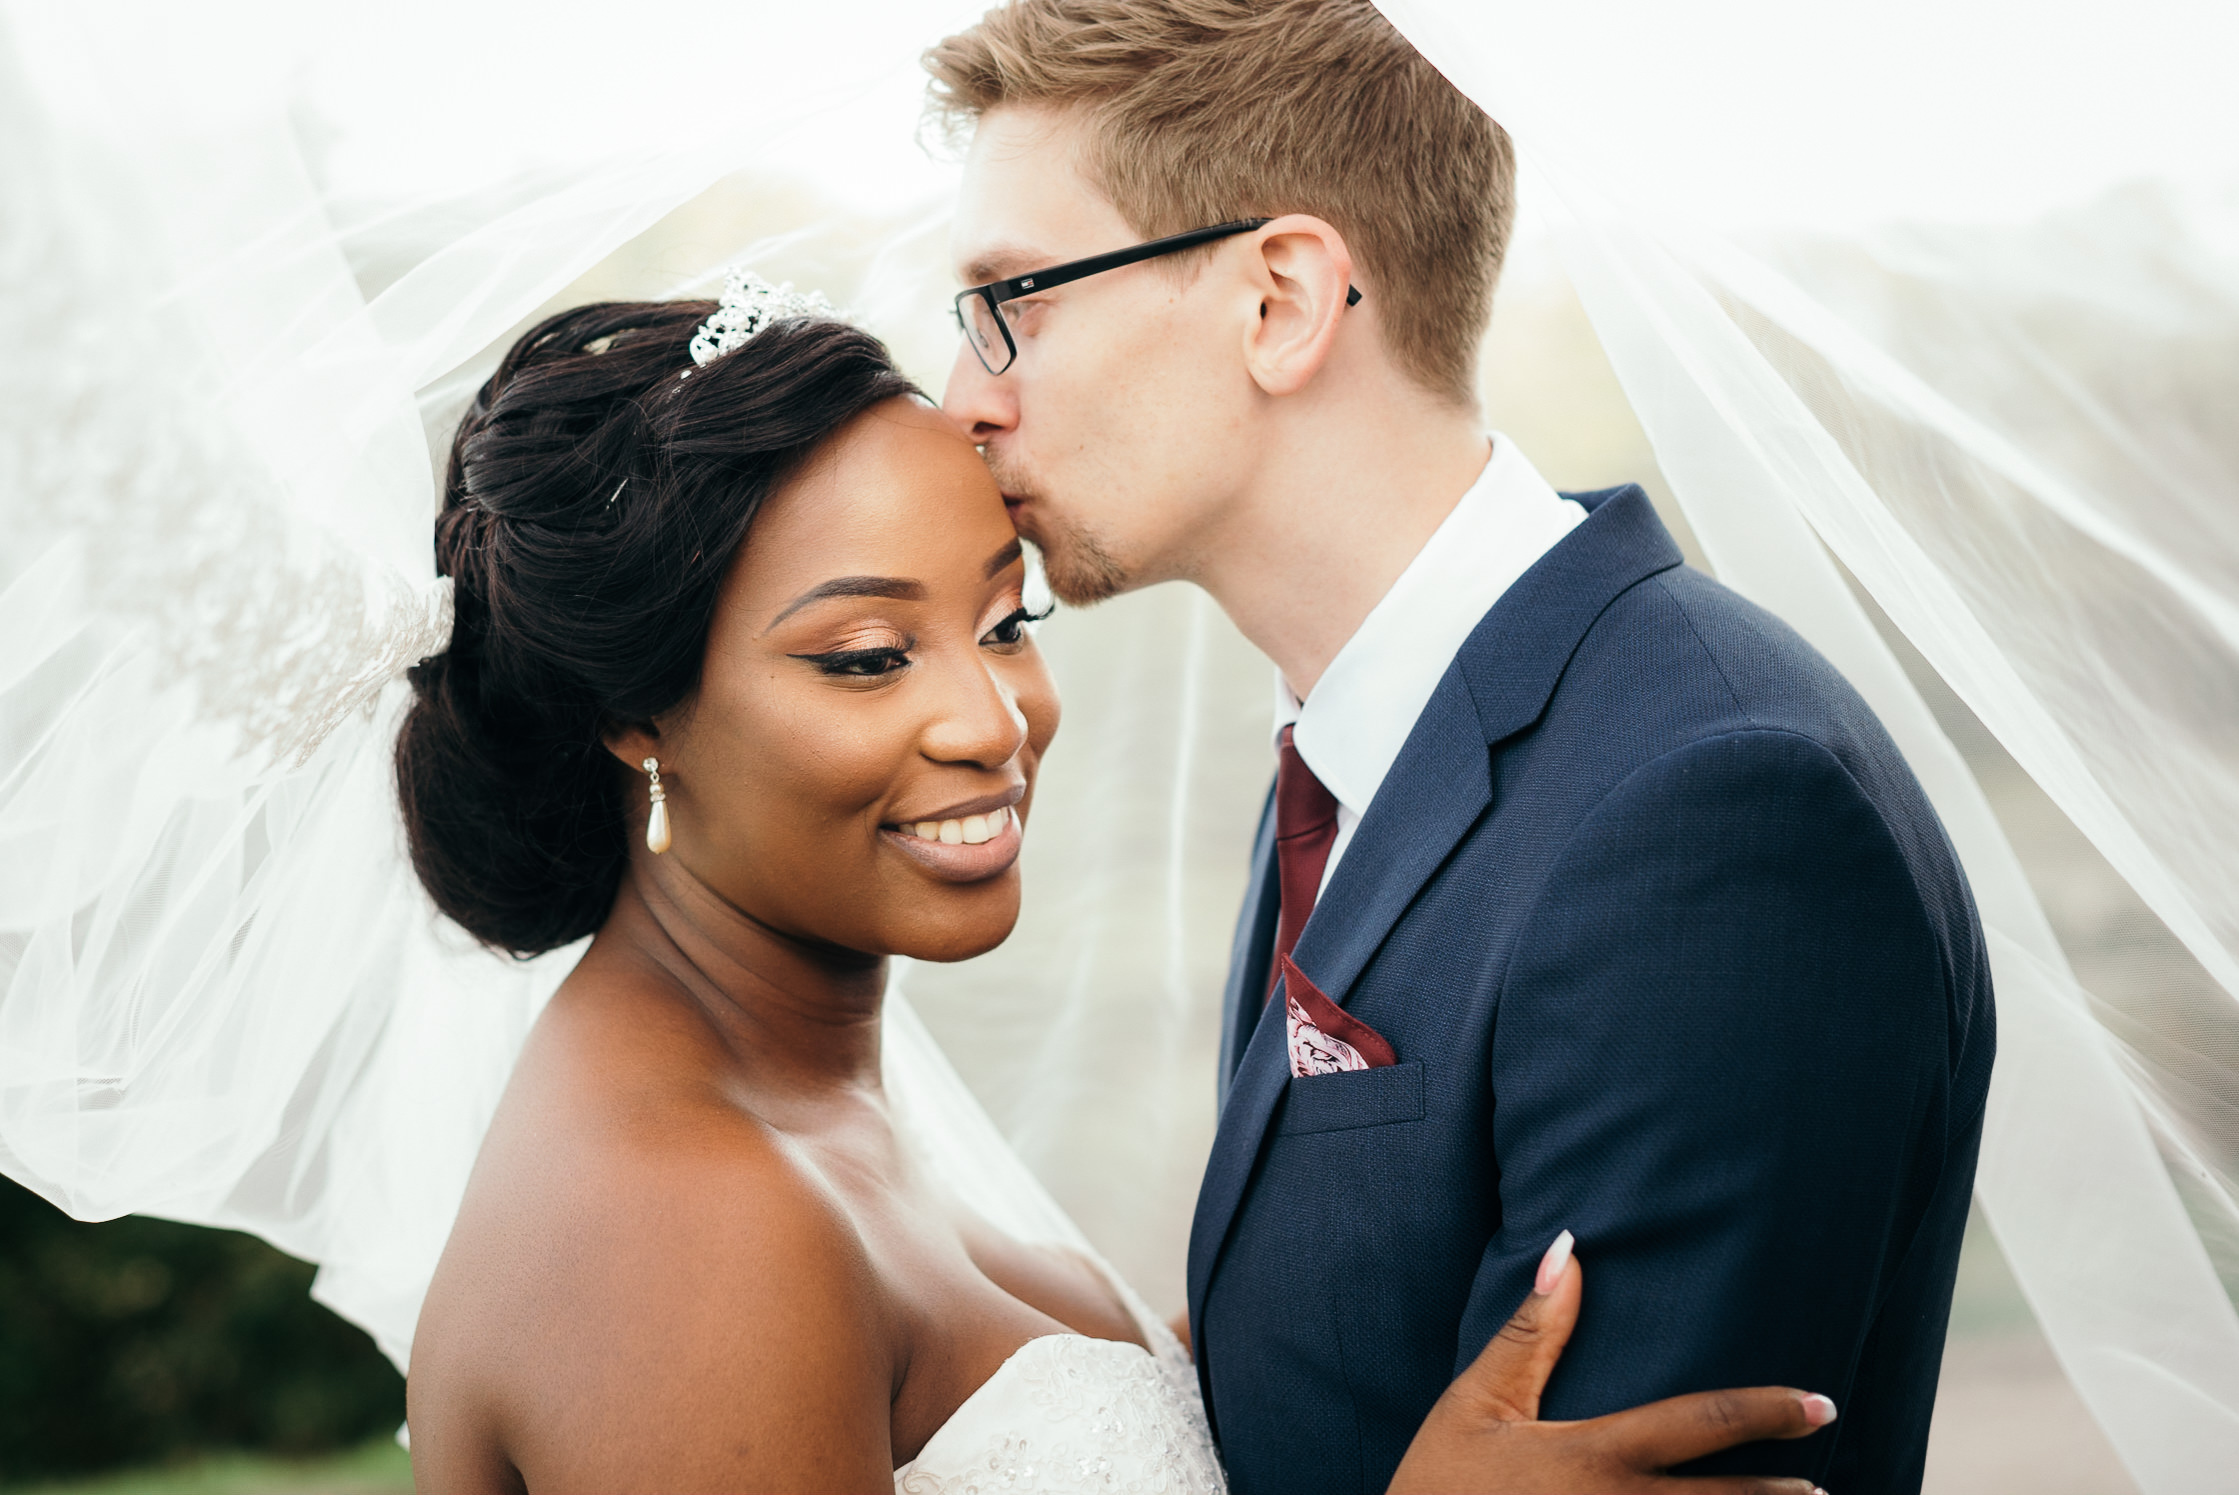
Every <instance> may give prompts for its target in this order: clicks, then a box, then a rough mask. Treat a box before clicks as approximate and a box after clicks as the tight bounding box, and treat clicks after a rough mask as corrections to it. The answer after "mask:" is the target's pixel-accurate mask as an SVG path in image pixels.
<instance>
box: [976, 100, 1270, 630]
mask: <svg viewBox="0 0 2239 1495" xmlns="http://www.w3.org/2000/svg"><path fill="white" fill-rule="evenodd" d="M1080 148H1081V136H1080V129H1079V125H1078V123H1077V122H1076V120H1075V119H1074V117H1073V116H1071V115H1069V114H1065V113H1061V112H1052V111H1047V110H1028V109H1017V108H1004V109H998V110H995V111H992V112H991V113H989V114H988V115H987V116H986V117H985V118H984V119H982V120H981V121H980V125H979V128H978V130H977V131H976V132H975V134H974V137H973V144H972V151H971V154H970V156H969V157H968V158H967V161H966V164H965V170H964V182H963V187H962V190H961V193H960V194H959V197H958V202H957V214H956V222H955V228H954V231H953V236H952V239H951V250H952V252H953V255H954V259H955V267H956V272H957V274H958V276H959V277H960V281H961V283H962V284H964V285H979V284H983V283H985V282H987V281H991V280H996V279H1003V278H1008V277H1011V276H1016V275H1021V274H1024V273H1026V272H1027V271H1030V270H1036V269H1041V268H1044V267H1047V266H1051V265H1056V264H1061V263H1064V262H1066V261H1068V260H1076V259H1081V258H1084V257H1086V256H1088V255H1092V254H1101V253H1103V252H1105V251H1107V250H1112V249H1120V248H1124V247H1126V246H1127V245H1130V244H1135V243H1139V242H1141V240H1142V239H1143V238H1144V235H1142V234H1141V233H1138V232H1136V231H1135V230H1134V229H1133V228H1132V227H1131V226H1130V225H1129V224H1128V223H1127V221H1126V220H1125V219H1123V218H1122V217H1121V216H1120V214H1119V212H1118V210H1117V209H1115V208H1114V207H1113V206H1112V204H1111V203H1110V202H1109V201H1107V200H1106V199H1105V197H1104V195H1103V194H1102V193H1101V192H1099V191H1098V190H1097V189H1096V188H1095V187H1094V186H1092V185H1091V184H1090V183H1089V181H1088V180H1087V178H1086V177H1085V176H1084V175H1083V174H1082V172H1081V170H1080V167H1079V159H1080ZM1189 226H1190V227H1196V226H1197V225H1194V224H1192V225H1189ZM1248 237H1249V236H1245V241H1238V242H1222V243H1220V244H1217V245H1215V246H1214V247H1213V248H1212V249H1210V250H1201V251H1197V252H1196V253H1195V254H1193V255H1190V256H1186V257H1184V259H1183V260H1165V261H1151V262H1148V263H1144V264H1137V265H1130V266H1127V267H1125V268H1122V269H1118V270H1111V271H1107V272H1105V273H1104V274H1101V275H1095V276H1090V277H1088V278H1086V279H1083V280H1078V281H1074V282H1072V283H1071V284H1069V285H1063V286H1059V287H1056V288H1055V289H1053V290H1050V291H1048V292H1045V293H1041V294H1037V295H1032V296H1027V297H1023V298H1021V299H1019V300H1016V301H1012V302H1009V303H1006V305H1005V308H1004V311H1005V313H1006V315H1007V316H1008V318H1009V325H1010V329H1011V336H1012V338H1013V340H1014V341H1015V342H1016V343H1017V345H1018V356H1017V358H1016V359H1015V361H1013V362H1012V364H1011V365H1010V367H1009V368H1008V369H1006V370H1005V371H1004V372H1003V373H1001V374H999V375H997V374H990V373H988V372H987V370H986V369H985V368H984V367H983V366H982V365H981V363H980V361H979V359H978V358H977V357H976V356H975V355H974V354H973V352H972V350H971V349H970V347H969V346H965V345H961V344H960V345H959V347H958V350H957V357H956V363H955V366H954V368H953V369H952V370H951V372H950V375H949V383H948V389H947V392H946V395H945V398H944V399H943V401H942V406H943V408H944V409H945V410H947V411H948V413H949V414H950V415H951V416H953V417H954V418H955V419H956V420H957V421H958V422H959V423H960V424H961V425H963V426H964V428H965V429H966V431H968V432H969V433H970V435H971V437H972V440H973V441H974V442H976V443H977V444H978V445H979V446H980V448H981V450H982V451H983V452H984V454H985V455H986V458H987V462H988V466H989V468H990V469H991V470H992V471H993V472H994V474H995V479H996V482H997V484H998V485H999V486H1000V487H1001V488H1002V490H1003V496H1004V501H1005V503H1006V504H1008V505H1009V507H1010V511H1011V516H1012V519H1013V521H1014V522H1015V523H1016V524H1017V525H1018V529H1019V532H1020V533H1021V534H1022V535H1024V536H1025V537H1026V538H1027V539H1029V540H1031V541H1033V542H1034V543H1035V544H1036V545H1038V546H1039V547H1040V548H1041V550H1042V553H1043V558H1044V562H1045V564H1046V566H1047V569H1048V573H1049V580H1050V585H1051V587H1052V589H1053V590H1055V591H1056V593H1057V594H1058V596H1060V597H1062V598H1064V599H1065V600H1066V601H1067V602H1072V603H1083V602H1093V601H1096V600H1098V599H1100V598H1103V597H1108V596H1111V595H1113V594H1114V593H1116V592H1122V591H1127V590H1130V589H1132V588H1135V587H1139V586H1144V585H1147V584H1149V583H1151V582H1156V581H1166V580H1171V579H1173V578H1176V577H1181V576H1187V575H1190V574H1191V573H1192V570H1193V560H1194V557H1195V556H1196V555H1197V554H1198V553H1200V552H1202V551H1203V550H1204V549H1205V548H1206V547H1208V546H1209V545H1210V544H1212V543H1214V541H1215V538H1216V537H1215V535H1214V530H1215V529H1216V527H1217V526H1218V524H1219V520H1220V514H1221V512H1222V508H1223V504H1224V501H1225V500H1226V498H1227V497H1228V496H1229V495H1230V494H1232V493H1234V492H1235V491H1237V489H1238V488H1239V486H1240V485H1241V483H1242V481H1243V478H1244V476H1245V469H1246V467H1247V465H1248V462H1249V458H1250V447H1251V442H1250V441H1249V440H1248V439H1244V436H1245V428H1246V423H1247V421H1248V419H1249V415H1250V411H1251V403H1252V400H1253V398H1254V397H1255V395H1256V394H1257V387H1256V386H1255V385H1254V384H1253V383H1252V381H1251V379H1250V377H1249V375H1248V374H1247V372H1246V370H1245V366H1244V361H1243V356H1242V348H1243V343H1244V338H1245V335H1246V331H1247V329H1248V327H1249V326H1250V324H1251V321H1252V320H1253V319H1255V318H1256V317H1257V315H1258V300H1257V295H1256V292H1254V291H1253V289H1252V287H1251V285H1250V283H1249V282H1248V281H1247V280H1246V278H1245V277H1244V276H1243V275H1242V274H1241V273H1240V264H1241V261H1240V259H1238V257H1240V256H1242V255H1244V254H1246V253H1248V252H1249V247H1248V242H1246V241H1248ZM1231 260H1237V263H1230V261H1231ZM1185 261H1186V262H1185Z"/></svg>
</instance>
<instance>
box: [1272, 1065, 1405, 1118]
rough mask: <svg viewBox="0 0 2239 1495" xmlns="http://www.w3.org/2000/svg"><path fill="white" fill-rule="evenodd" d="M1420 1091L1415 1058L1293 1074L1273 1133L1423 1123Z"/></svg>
mask: <svg viewBox="0 0 2239 1495" xmlns="http://www.w3.org/2000/svg"><path fill="white" fill-rule="evenodd" d="M1423 1095H1424V1092H1423V1065H1422V1061H1421V1060H1419V1059H1410V1060H1407V1061H1405V1062H1404V1063H1400V1064H1387V1065H1384V1066H1383V1067H1381V1068H1378V1069H1353V1070H1346V1071H1343V1072H1341V1073H1338V1074H1333V1075H1293V1076H1291V1083H1290V1093H1289V1098H1288V1099H1287V1100H1285V1101H1284V1103H1283V1120H1282V1124H1281V1126H1280V1127H1278V1128H1277V1131H1278V1134H1279V1135H1282V1136H1286V1137H1288V1136H1293V1135H1296V1134H1298V1133H1300V1132H1342V1131H1349V1130H1351V1129H1352V1128H1354V1127H1361V1126H1389V1125H1391V1124H1392V1123H1394V1122H1399V1121H1421V1120H1422V1119H1423V1117H1424V1115H1425V1113H1426V1108H1425V1105H1424V1099H1423Z"/></svg>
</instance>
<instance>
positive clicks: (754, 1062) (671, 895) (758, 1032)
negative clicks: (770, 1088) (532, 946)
mask: <svg viewBox="0 0 2239 1495" xmlns="http://www.w3.org/2000/svg"><path fill="white" fill-rule="evenodd" d="M599 943H602V944H607V943H612V944H614V945H618V946H619V947H620V949H618V950H617V952H616V953H618V954H624V953H626V954H627V956H628V957H629V958H632V959H634V960H636V961H640V962H643V963H645V964H647V965H650V966H651V967H653V968H654V969H655V970H657V971H658V972H659V973H660V975H662V976H663V977H666V978H667V979H669V980H670V981H673V982H674V983H675V984H676V986H677V987H678V988H680V989H681V991H682V992H683V993H684V994H685V995H686V996H687V997H688V998H689V999H690V1000H691V1001H692V1002H693V1004H694V1005H695V1006H697V1007H698V1008H699V1009H700V1011H701V1012H702V1013H703V1014H704V1015H705V1016H706V1018H707V1020H708V1021H709V1023H711V1024H712V1025H713V1026H714V1028H715V1029H716V1031H717V1032H718V1033H719V1034H721V1035H722V1037H723V1040H724V1042H725V1044H726V1045H727V1046H728V1047H729V1048H730V1050H731V1052H732V1053H733V1055H735V1056H736V1058H737V1059H738V1061H739V1063H740V1065H741V1066H742V1067H743V1068H744V1069H746V1070H747V1071H748V1072H749V1073H750V1074H752V1075H753V1077H754V1078H755V1079H756V1080H757V1081H758V1082H765V1083H771V1084H777V1085H782V1086H786V1087H788V1088H791V1087H796V1086H804V1085H805V1086H816V1087H825V1086H831V1085H834V1084H840V1085H853V1084H862V1083H876V1081H877V1078H878V1072H879V1011H880V1006H881V1003H882V1001H883V999H884V994H885V989H886V961H885V959H884V958H883V957H879V956H872V955H864V954H862V953H861V952H859V951H854V950H842V949H837V948H835V947H833V946H830V945H821V944H815V943H812V942H809V941H806V940H801V939H798V938H795V937H794V936H791V935H788V934H785V933H782V932H781V931H778V930H775V929H772V928H771V927H770V926H769V925H767V924H764V923H762V922H761V921H759V920H757V919H755V918H754V917H753V916H752V915H750V914H748V913H746V912H745V911H744V910H742V909H740V908H738V907H737V906H735V905H733V904H731V903H729V902H727V901H726V900H725V899H723V898H722V897H721V896H720V895H718V894H717V893H716V892H715V891H714V890H713V889H711V888H709V887H708V886H707V885H706V884H705V883H703V882H701V881H700V880H699V879H698V878H696V877H694V876H693V875H692V874H691V873H690V872H689V871H687V870H685V868H684V867H683V866H682V865H681V864H680V863H677V862H675V861H674V860H673V859H669V858H662V859H660V860H659V861H657V862H656V861H653V860H652V859H651V858H649V857H636V858H633V859H632V861H631V865H630V868H629V870H628V871H627V872H626V873H624V874H623V878H622V888H621V891H620V894H619V896H618V897H617V898H616V899H615V905H614V912H613V913H612V914H611V915H610V916H609V917H608V919H607V923H606V926H605V927H604V928H603V929H601V930H600V931H599Z"/></svg>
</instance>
